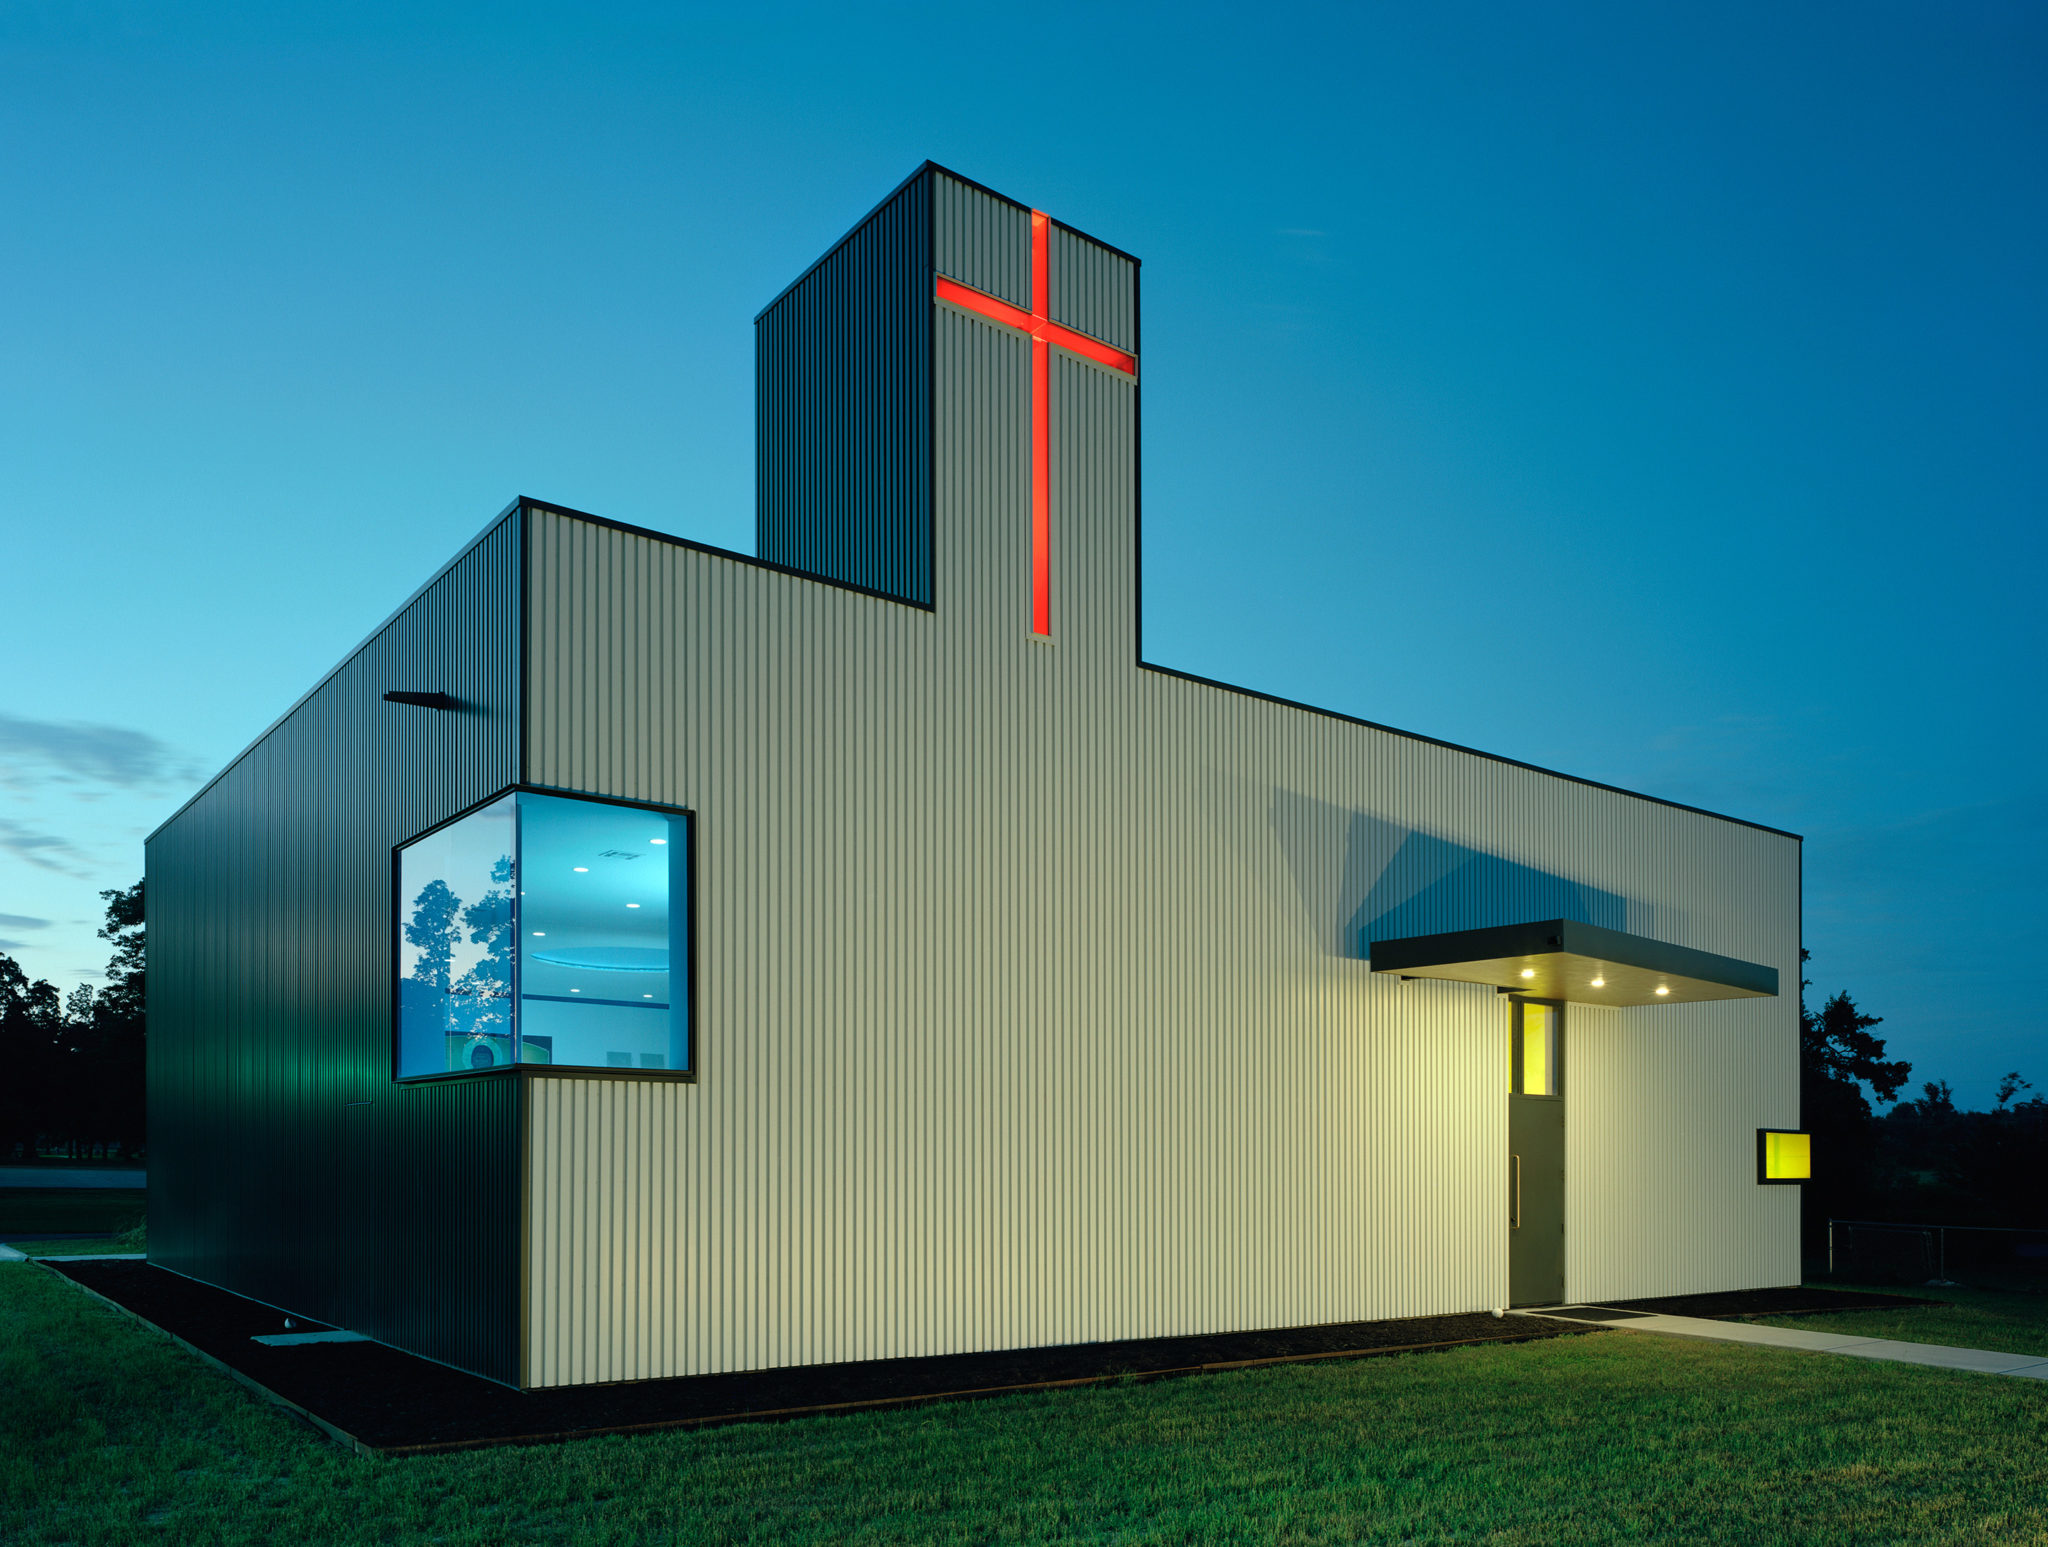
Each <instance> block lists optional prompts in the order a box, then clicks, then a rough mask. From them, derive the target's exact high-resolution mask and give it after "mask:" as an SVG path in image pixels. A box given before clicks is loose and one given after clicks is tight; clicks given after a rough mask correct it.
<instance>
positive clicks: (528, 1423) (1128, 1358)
mask: <svg viewBox="0 0 2048 1547" xmlns="http://www.w3.org/2000/svg"><path fill="white" fill-rule="evenodd" d="M45 1266H47V1267H48V1268H50V1269H51V1270H52V1271H53V1272H56V1273H60V1274H62V1275H63V1276H64V1277H66V1278H68V1279H71V1280H72V1281H73V1282H75V1283H78V1284H81V1285H83V1286H84V1287H86V1288H87V1289H90V1290H92V1291H93V1292H94V1293H95V1294H99V1295H103V1296H105V1297H106V1298H107V1299H109V1300H111V1301H113V1302H114V1303H115V1304H116V1305H119V1306H121V1307H122V1308H124V1309H126V1310H128V1311H131V1312H133V1313H134V1314H135V1315H137V1316H140V1317H141V1318H143V1319H144V1320H145V1321H148V1322H151V1323H153V1324H154V1325H156V1326H158V1327H160V1328H162V1329H163V1330H164V1331H166V1332H168V1333H170V1334H171V1335H172V1336H174V1337H176V1338H178V1339H180V1340H182V1341H183V1342H185V1343H187V1344H189V1345H191V1346H192V1347H193V1348H196V1349H197V1350H199V1351H200V1352H201V1353H203V1354H206V1355H209V1356H210V1357H212V1358H214V1359H216V1360H218V1361H220V1362H221V1363H222V1364H225V1365H227V1366H228V1367H229V1368H230V1369H231V1370H233V1371H235V1372H236V1373H238V1374H240V1375H241V1376H243V1377H244V1378H245V1379H247V1380H249V1381H251V1382H253V1383H254V1384H256V1385H257V1386H259V1387H261V1388H263V1389H264V1390H265V1391H267V1392H269V1393H272V1394H273V1395H275V1396H277V1397H280V1398H282V1399H283V1400H284V1401H285V1402H287V1403H288V1404H290V1405H292V1406H294V1407H296V1408H298V1409H299V1410H301V1411H302V1412H304V1413H305V1414H306V1415H307V1416H309V1417H311V1418H313V1419H314V1420H315V1421H316V1422H318V1423H319V1424H320V1425H321V1426H322V1427H323V1428H326V1429H328V1430H329V1432H330V1433H336V1437H337V1438H340V1439H343V1440H344V1441H353V1442H355V1444H356V1445H357V1447H358V1448H361V1449H364V1450H367V1451H373V1452H378V1453H383V1454H390V1453H394V1452H404V1451H421V1450H458V1449H463V1448H466V1447H469V1446H474V1445H492V1444H506V1443H514V1442H518V1441H529V1442H531V1441H540V1440H558V1439H571V1438H576V1437H579V1436H582V1435H590V1434H603V1433H614V1432H618V1431H622V1430H635V1429H660V1428H686V1427H696V1426H700V1425H706V1424H713V1423H732V1422H739V1421H742V1420H749V1419H774V1418H794V1417H801V1416H806V1415H810V1414H815V1413H818V1412H823V1411H834V1410H837V1411H844V1410H846V1409H847V1408H864V1407H880V1406H892V1405H898V1404H904V1403H912V1402H921V1401H931V1400H936V1399H939V1398H945V1397H951V1398H958V1397H967V1396H985V1395H993V1394H995V1393H997V1392H1001V1391H1017V1390H1029V1389H1032V1388H1039V1389H1043V1388H1046V1387H1051V1386H1060V1385H1078V1384H1085V1383H1088V1382H1093V1381H1103V1380H1117V1379H1124V1378H1131V1377H1136V1378H1140V1379H1144V1378H1153V1377H1159V1376H1164V1375H1169V1374H1191V1373H1194V1372H1197V1371H1200V1370H1205V1369H1207V1370H1214V1369H1229V1368H1233V1367H1235V1368H1243V1367H1244V1366H1246V1365H1256V1364H1260V1363H1269V1362H1270V1363H1285V1362H1293V1361H1296V1360H1304V1359H1318V1358H1344V1357H1361V1358H1362V1357H1369V1356H1371V1355H1373V1354H1386V1353H1399V1352H1403V1351H1418V1350H1421V1349H1437V1348H1446V1347H1456V1346H1460V1345H1465V1344H1472V1343H1500V1342H1526V1341H1529V1340H1532V1339H1536V1338H1549V1337H1558V1336H1565V1337H1570V1336H1574V1335H1577V1334H1580V1333H1582V1332H1590V1331H1593V1330H1595V1329H1593V1328H1591V1327H1572V1326H1569V1325H1566V1324H1563V1323H1559V1322H1555V1321H1542V1320H1538V1319H1536V1318H1534V1317H1528V1316H1515V1315H1509V1316H1507V1317H1506V1318H1504V1319H1496V1318H1495V1317H1493V1316H1490V1315H1487V1314H1484V1313H1475V1314H1472V1315H1463V1316H1420V1317H1413V1318H1409V1319H1406V1320H1402V1321H1362V1322H1342V1323H1337V1324H1333V1325H1329V1326H1321V1327H1292V1328H1288V1329H1286V1330H1283V1331H1275V1332H1243V1333H1229V1334H1221V1335H1217V1336H1211V1337H1179V1338H1145V1339H1139V1340H1133V1341H1129V1342H1121V1343H1087V1344H1080V1345H1075V1346H1070V1347H1064V1348H1030V1349H1019V1350H1015V1351H1012V1352H1007V1353H993V1354H945V1355H941V1356H938V1357H936V1358H926V1359H881V1360H874V1361H871V1362H867V1363H860V1364H825V1365H809V1366H805V1367H803V1368H801V1369H790V1370H763V1371H758V1372H755V1373H751V1374H744V1375H695V1376H689V1377H685V1378H683V1379H678V1380H649V1381H632V1382H628V1383H625V1384H621V1385H613V1386H572V1387H566V1388H561V1389H557V1390H550V1391H533V1392H517V1391H511V1390H508V1389H507V1388H505V1387H503V1386H499V1385H496V1384H494V1383H492V1382H490V1381H487V1380H482V1379H480V1378H478V1377H477V1376H473V1375H464V1374H462V1373H461V1372H460V1371H457V1370H451V1369H449V1368H447V1367H446V1366H445V1365H439V1364H433V1363H431V1362H429V1361H427V1360H425V1359H416V1358H414V1357H413V1356H412V1355H410V1354H403V1353H400V1352H399V1351H398V1350H397V1349H395V1348H386V1347H385V1346H384V1345H383V1344H381V1343H309V1344H304V1345H301V1346H298V1347H294V1348H270V1347H266V1346H264V1345H263V1344H260V1343H252V1342H251V1341H249V1340H250V1338H252V1337H253V1336H255V1335H256V1334H258V1333H266V1334H267V1333H273V1332H281V1331H283V1330H285V1329H284V1325H283V1321H284V1318H283V1316H282V1314H281V1313H280V1312H278V1311H276V1310H274V1309H272V1308H271V1307H269V1306H267V1305H260V1304H258V1303H257V1302H256V1301H254V1300H245V1299H243V1298H242V1297H241V1296H240V1295H234V1294H229V1293H228V1292H227V1291H226V1290H223V1289H215V1288H213V1287H212V1286H211V1285H207V1284H201V1283H196V1282H194V1281H193V1280H191V1279H188V1278H183V1277H181V1276H179V1275H178V1274H176V1273H170V1272H166V1271H165V1270H163V1269H161V1268H154V1267H151V1266H150V1265H149V1264H148V1263H146V1262H65V1261H64V1260H62V1259H51V1260H48V1261H46V1263H45ZM294 1321H295V1326H294V1327H293V1329H292V1330H294V1331H301V1332H311V1331H319V1330H322V1324H321V1323H318V1322H310V1321H303V1320H298V1319H297V1318H294ZM336 1431H338V1433H337V1432H336Z"/></svg>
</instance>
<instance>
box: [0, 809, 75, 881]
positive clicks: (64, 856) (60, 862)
mask: <svg viewBox="0 0 2048 1547" xmlns="http://www.w3.org/2000/svg"><path fill="white" fill-rule="evenodd" d="M0 850H4V851H6V852H7V853H9V854H12V855H14V856H15V857H16V858H17V859H21V860H24V861H26V862H27V863H29V864H31V865H34V866H35V867H36V868H37V869H39V870H54V871H56V872H57V874H59V875H70V876H76V875H85V874H86V873H87V863H86V856H85V853H84V851H83V850H81V849H80V848H79V847H78V845H77V844H75V843H73V842H72V841H71V840H70V839H68V838H59V837H58V836H57V835H56V834H55V833H39V832H37V831H35V830H34V829H33V828H31V827H29V826H28V825H27V824H26V823H23V822H17V821H14V820H13V819H12V818H10V817H0Z"/></svg>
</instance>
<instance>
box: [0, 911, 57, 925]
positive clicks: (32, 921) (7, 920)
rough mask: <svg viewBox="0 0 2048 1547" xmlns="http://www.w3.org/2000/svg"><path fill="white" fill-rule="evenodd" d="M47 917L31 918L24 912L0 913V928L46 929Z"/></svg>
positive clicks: (48, 923) (48, 922)
mask: <svg viewBox="0 0 2048 1547" xmlns="http://www.w3.org/2000/svg"><path fill="white" fill-rule="evenodd" d="M49 927H50V921H49V920H48V919H39V918H32V917H30V916H29V915H28V914H26V913H0V929H48V928H49Z"/></svg>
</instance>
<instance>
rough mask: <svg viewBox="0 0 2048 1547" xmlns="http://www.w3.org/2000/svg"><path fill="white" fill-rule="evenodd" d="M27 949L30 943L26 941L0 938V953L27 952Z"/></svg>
mask: <svg viewBox="0 0 2048 1547" xmlns="http://www.w3.org/2000/svg"><path fill="white" fill-rule="evenodd" d="M27 949H28V942H27V941H26V940H8V939H5V938H0V951H26V950H27Z"/></svg>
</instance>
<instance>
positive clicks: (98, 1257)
mask: <svg viewBox="0 0 2048 1547" xmlns="http://www.w3.org/2000/svg"><path fill="white" fill-rule="evenodd" d="M148 1257H149V1253H148V1252H88V1253H85V1254H84V1255H81V1256H77V1257H59V1256H57V1255H55V1254H54V1253H53V1254H50V1255H47V1256H44V1257H42V1258H40V1259H39V1260H40V1261H43V1262H143V1261H146V1260H147V1259H148Z"/></svg>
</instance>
